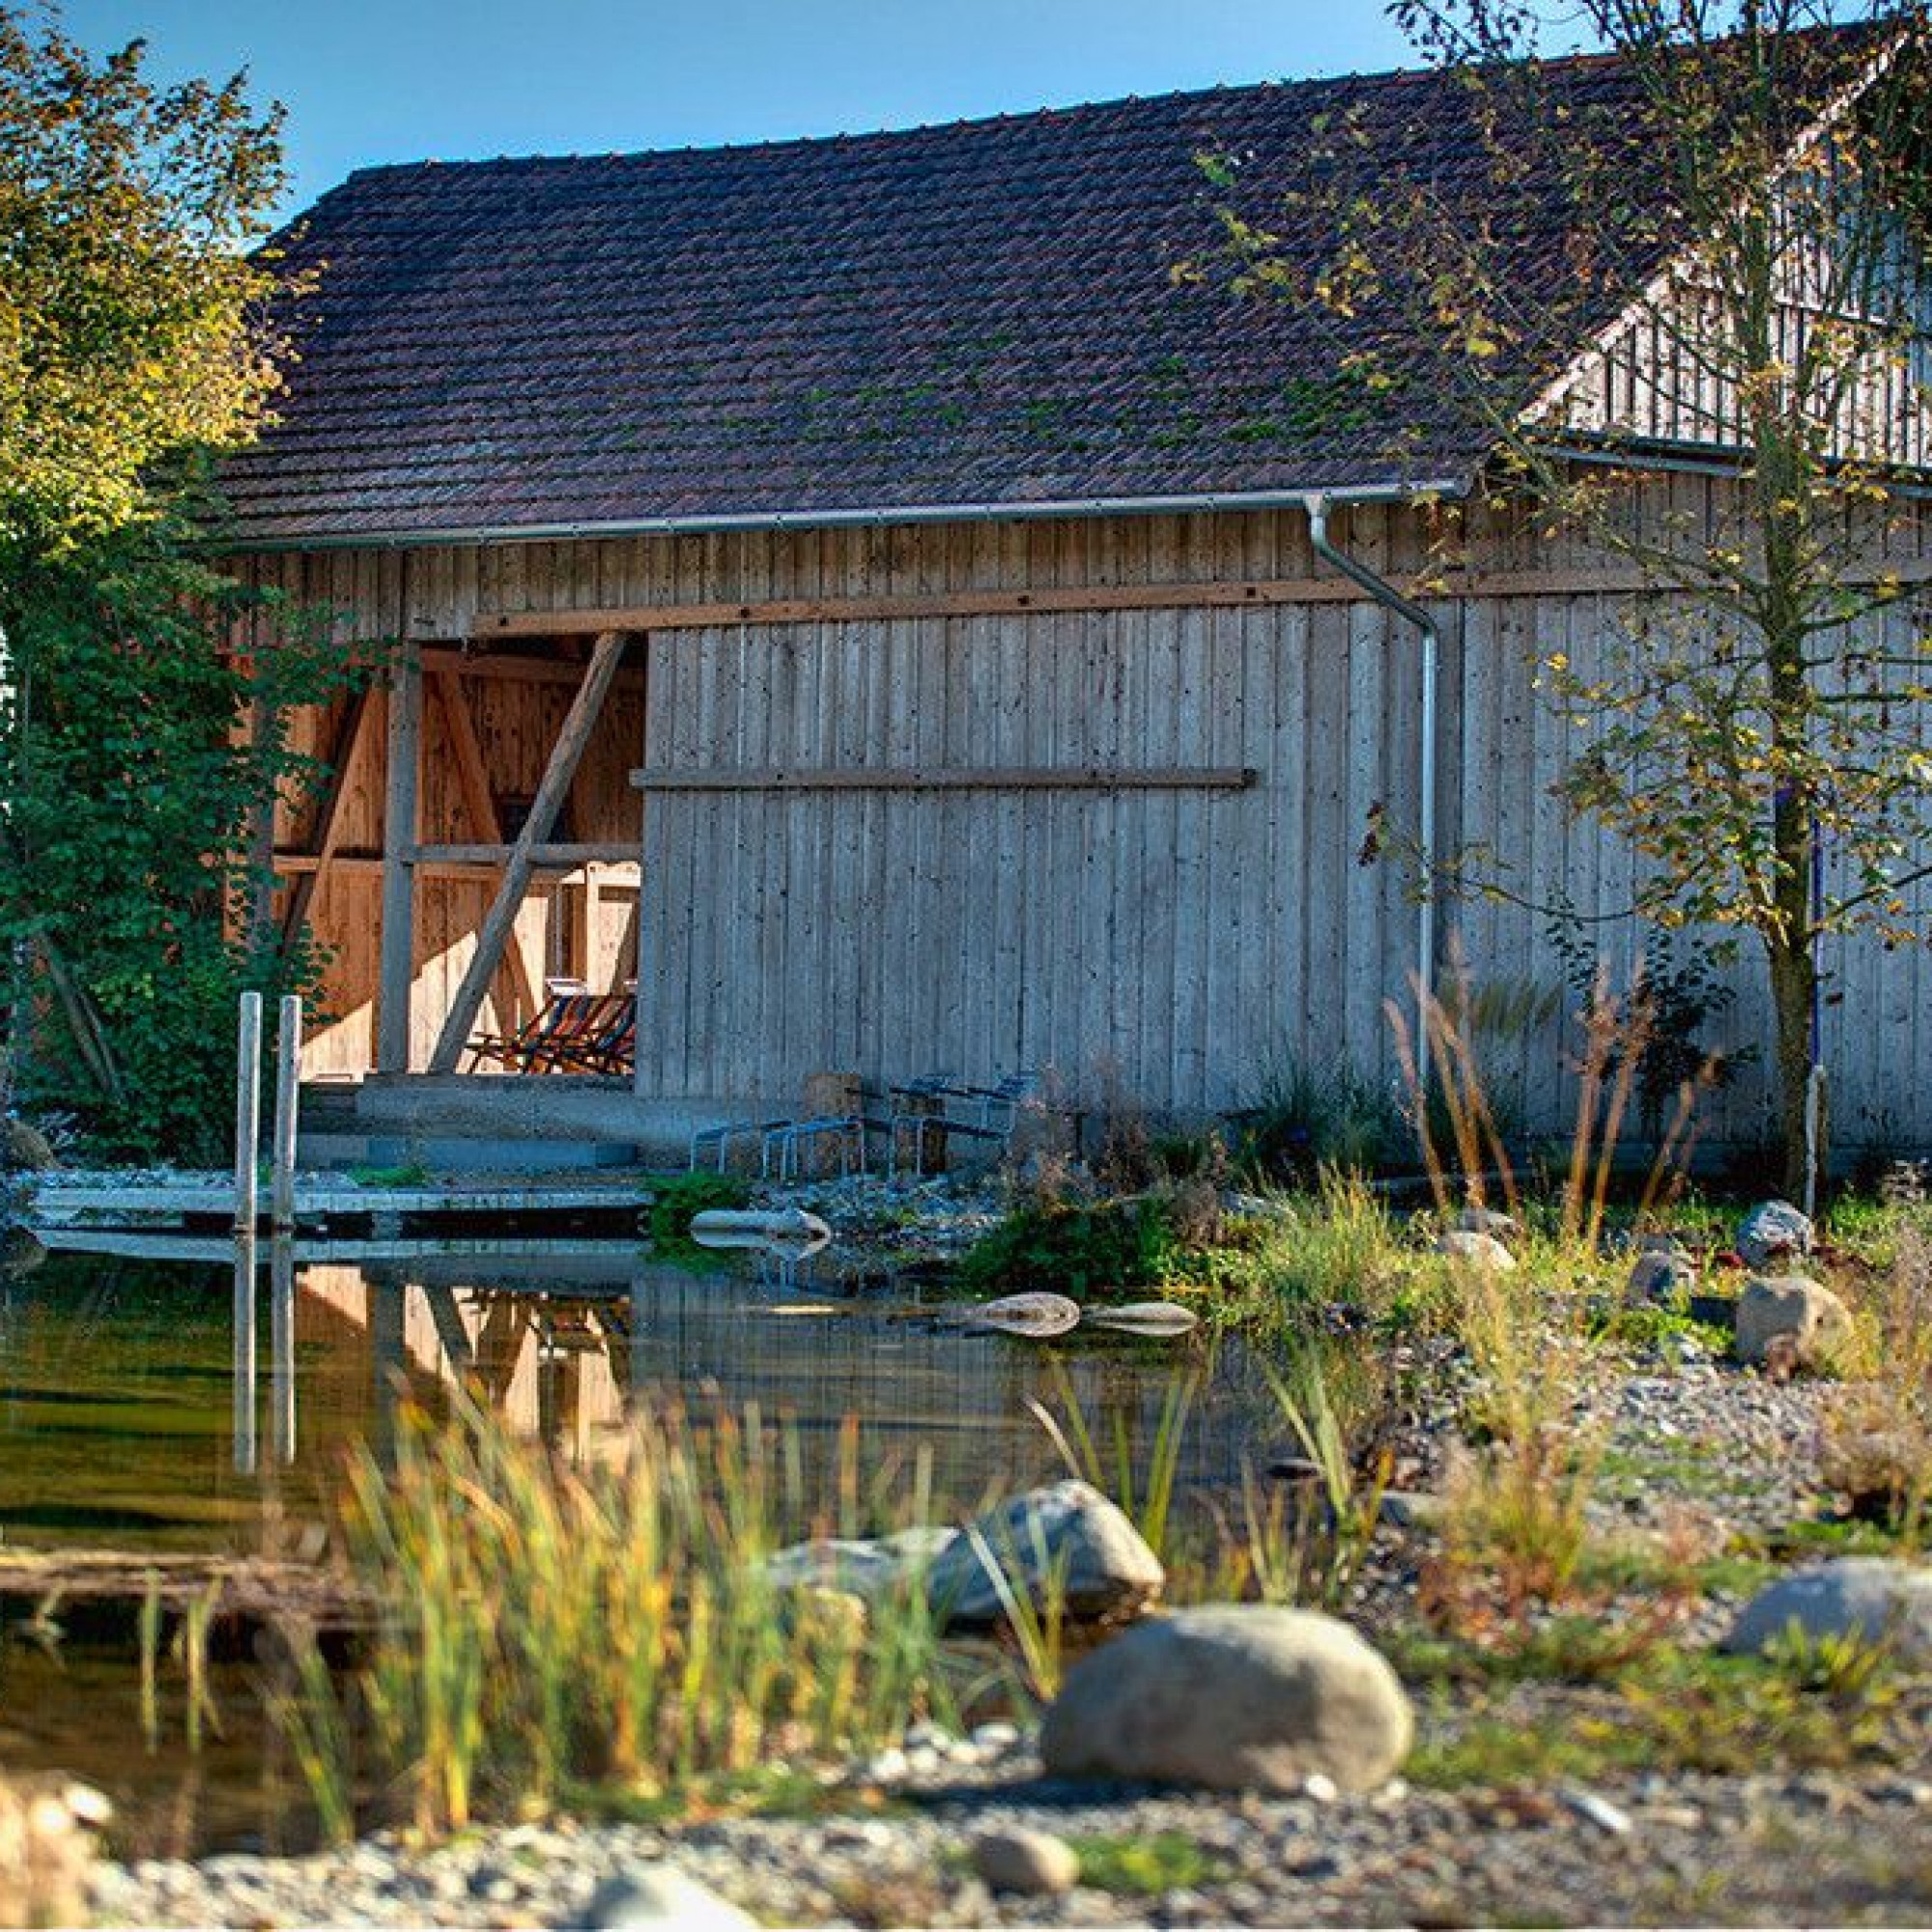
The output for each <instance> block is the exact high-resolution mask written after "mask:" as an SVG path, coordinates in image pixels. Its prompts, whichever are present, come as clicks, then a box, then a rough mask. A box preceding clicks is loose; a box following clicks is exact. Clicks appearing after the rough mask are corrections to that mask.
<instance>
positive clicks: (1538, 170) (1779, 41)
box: [1207, 0, 1932, 1189]
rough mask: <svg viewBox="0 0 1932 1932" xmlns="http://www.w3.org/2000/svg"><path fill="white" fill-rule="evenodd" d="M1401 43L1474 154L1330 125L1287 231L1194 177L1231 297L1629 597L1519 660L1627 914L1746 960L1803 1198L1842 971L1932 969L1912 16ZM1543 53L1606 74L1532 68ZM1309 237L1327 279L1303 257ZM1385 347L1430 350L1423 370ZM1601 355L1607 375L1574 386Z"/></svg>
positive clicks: (1476, 33)
mask: <svg viewBox="0 0 1932 1932" xmlns="http://www.w3.org/2000/svg"><path fill="white" fill-rule="evenodd" d="M1395 11H1396V13H1397V15H1398V17H1399V19H1400V20H1401V22H1402V24H1403V25H1404V27H1405V28H1406V31H1407V32H1408V34H1409V35H1410V37H1411V39H1412V40H1413V41H1414V42H1415V43H1416V44H1417V45H1418V47H1419V48H1420V49H1421V50H1422V52H1423V53H1424V54H1425V55H1426V56H1427V58H1428V59H1429V60H1430V61H1431V62H1433V63H1435V64H1436V65H1437V66H1439V67H1440V68H1442V69H1443V70H1444V71H1445V73H1446V75H1447V82H1446V84H1451V85H1453V86H1455V87H1456V88H1457V89H1459V90H1460V92H1459V95H1458V99H1460V101H1461V104H1462V107H1463V139H1462V141H1461V142H1460V143H1459V144H1458V145H1457V147H1456V149H1455V152H1454V154H1453V156H1449V157H1447V160H1446V161H1445V156H1443V154H1442V153H1441V152H1440V151H1439V150H1437V151H1435V152H1432V153H1429V154H1426V155H1424V156H1422V157H1421V160H1420V161H1419V162H1418V160H1417V159H1416V157H1415V156H1413V155H1412V154H1409V153H1407V152H1406V151H1405V150H1404V148H1403V144H1402V143H1401V141H1400V140H1399V139H1396V140H1392V141H1382V140H1378V138H1376V136H1375V135H1374V133H1373V132H1372V131H1370V130H1369V129H1367V128H1365V126H1364V125H1363V124H1362V122H1361V120H1360V119H1359V117H1355V116H1350V115H1346V114H1345V115H1342V116H1340V117H1338V118H1337V120H1336V121H1335V122H1334V123H1333V124H1332V125H1330V126H1329V127H1328V128H1326V130H1325V132H1324V136H1323V138H1322V139H1321V142H1319V143H1318V152H1317V153H1316V154H1314V155H1313V156H1310V157H1308V160H1307V162H1306V165H1305V167H1304V168H1303V169H1302V170H1301V171H1300V172H1299V173H1298V174H1297V176H1296V179H1295V181H1294V183H1293V185H1292V186H1291V188H1290V189H1289V191H1288V193H1287V196H1286V201H1287V204H1288V206H1287V209H1286V211H1284V210H1283V209H1282V208H1281V207H1280V206H1270V207H1266V208H1256V207H1252V206H1243V205H1242V202H1241V198H1240V195H1239V193H1238V185H1239V183H1238V175H1237V173H1236V171H1234V170H1231V169H1230V168H1229V167H1228V166H1227V164H1226V163H1225V162H1224V161H1222V160H1220V159H1218V158H1215V157H1210V158H1209V160H1208V163H1207V166H1208V176H1209V179H1210V181H1213V182H1215V183H1217V185H1220V186H1221V187H1222V189H1223V190H1224V193H1223V195H1222V198H1221V208H1220V215H1221V221H1222V224H1223V229H1224V232H1225V235H1226V236H1227V238H1228V241H1229V242H1230V244H1231V246H1232V247H1233V249H1234V251H1235V252H1236V256H1237V258H1238V266H1237V270H1236V274H1237V278H1238V280H1239V283H1240V285H1241V286H1243V287H1245V288H1248V289H1250V290H1253V291H1256V292H1258V293H1262V294H1265V295H1269V296H1275V297H1285V298H1289V299H1293V300H1296V301H1298V302H1301V303H1302V304H1304V305H1305V307H1306V309H1307V312H1308V313H1309V314H1310V315H1311V316H1319V317H1321V318H1324V319H1325V324H1326V326H1328V327H1330V328H1331V329H1332V334H1333V339H1334V343H1335V347H1336V353H1337V355H1338V357H1339V358H1342V359H1346V360H1347V361H1348V362H1349V363H1350V366H1351V367H1353V368H1356V369H1358V370H1362V369H1366V371H1367V372H1368V376H1369V379H1370V380H1372V381H1375V382H1378V383H1379V384H1384V385H1386V386H1387V387H1388V388H1389V389H1391V390H1394V391H1396V392H1397V393H1401V392H1402V391H1403V389H1404V388H1405V386H1406V388H1407V390H1408V392H1409V393H1411V394H1413V395H1414V396H1416V397H1417V398H1418V399H1421V398H1423V397H1425V396H1426V399H1427V405H1428V407H1429V408H1430V409H1431V410H1432V411H1434V412H1435V413H1436V417H1437V419H1444V418H1449V419H1455V420H1459V421H1461V422H1462V423H1463V424H1464V425H1465V426H1473V427H1474V428H1475V429H1477V430H1479V431H1480V432H1481V440H1483V441H1484V442H1485V443H1486V444H1487V446H1488V447H1489V448H1490V449H1491V450H1492V452H1493V454H1492V460H1491V462H1490V464H1489V466H1488V469H1487V470H1486V474H1485V480H1486V489H1487V494H1488V502H1487V505H1486V507H1487V509H1488V510H1489V511H1490V512H1492V513H1493V514H1494V515H1497V516H1502V517H1508V516H1510V515H1517V514H1520V515H1521V516H1522V517H1523V519H1524V520H1525V523H1526V524H1528V525H1529V526H1531V527H1538V528H1541V529H1544V530H1546V531H1548V533H1549V534H1551V535H1553V536H1558V537H1562V538H1564V539H1568V540H1572V541H1574V540H1576V539H1581V540H1582V542H1583V544H1584V545H1585V546H1587V547H1593V548H1594V549H1595V550H1597V551H1598V552H1599V553H1600V554H1605V555H1606V556H1608V557H1610V558H1613V559H1617V560H1620V561H1621V562H1622V563H1623V564H1625V565H1626V566H1628V567H1629V569H1630V572H1631V575H1632V577H1633V579H1634V583H1635V585H1636V593H1635V594H1634V595H1633V597H1632V599H1631V601H1630V604H1629V607H1628V609H1627V611H1625V613H1624V616H1623V619H1622V622H1621V625H1620V626H1619V629H1618V635H1617V636H1616V637H1614V638H1613V639H1610V640H1609V642H1608V644H1607V646H1606V647H1605V649H1604V650H1603V651H1602V652H1601V653H1599V654H1596V655H1595V656H1593V658H1592V661H1590V662H1588V663H1577V662H1572V661H1571V659H1570V658H1569V657H1567V656H1566V655H1565V654H1564V651H1563V649H1562V648H1561V647H1560V646H1559V645H1557V644H1554V643H1552V642H1551V641H1550V640H1548V639H1532V640H1531V643H1532V648H1533V650H1534V654H1535V667H1536V671H1537V675H1538V677H1539V681H1540V683H1541V685H1542V686H1543V688H1544V690H1545V691H1546V692H1547V693H1548V697H1549V699H1550V701H1551V702H1552V703H1554V704H1555V705H1557V706H1559V707H1561V709H1562V710H1563V711H1564V712H1565V713H1568V714H1571V715H1580V716H1583V717H1586V718H1589V719H1590V720H1591V721H1592V722H1593V725H1594V726H1595V728H1596V733H1597V735H1596V741H1595V744H1594V747H1593V748H1592V749H1591V750H1590V751H1589V752H1588V753H1585V754H1584V755H1582V756H1581V757H1579V758H1578V759H1577V761H1576V762H1575V763H1574V764H1573V766H1572V768H1571V770H1570V772H1569V774H1568V777H1567V780H1566V782H1565V786H1564V789H1565V791H1566V793H1567V796H1568V799H1569V801H1570V803H1571V804H1572V806H1573V807H1574V808H1575V809H1577V810H1579V811H1582V812H1586V813H1589V814H1593V815H1594V816H1595V817H1596V818H1597V819H1598V820H1599V821H1600V822H1601V823H1602V824H1603V825H1605V827H1607V828H1609V829H1610V830H1611V831H1613V832H1615V833H1617V834H1620V835H1622V836H1623V837H1624V838H1627V839H1629V840H1630V841H1631V843H1632V844H1633V846H1634V849H1635V851H1636V853H1637V854H1638V855H1639V856H1640V861H1641V863H1640V866H1639V873H1640V878H1641V883H1640V886H1639V889H1638V893H1637V903H1636V904H1635V906H1634V908H1632V910H1633V911H1634V912H1637V913H1641V914H1644V915H1647V916H1649V917H1651V918H1653V919H1655V920H1657V921H1659V922H1660V923H1662V924H1664V925H1666V926H1676V925H1680V924H1684V923H1691V922H1696V923H1704V924H1708V925H1713V926H1716V927H1719V928H1728V929H1729V931H1730V932H1731V933H1732V934H1733V935H1736V936H1739V937H1747V938H1749V939H1751V940H1754V941H1755V942H1756V944H1757V945H1758V947H1759V948H1760V949H1761V952H1762V955H1763V958H1764V960H1765V963H1766V967H1767V969H1768V973H1769V978H1770V985H1771V991H1772V998H1773V1008H1774V1011H1775V1015H1776V1034H1775V1040H1774V1048H1773V1054H1772V1066H1773V1071H1774V1074H1775V1087H1776V1098H1777V1110H1778V1111H1777V1127H1778V1133H1779V1138H1780V1140H1781V1143H1782V1146H1783V1149H1784V1161H1785V1168H1786V1180H1787V1184H1788V1185H1789V1186H1791V1187H1792V1188H1794V1189H1795V1188H1797V1187H1798V1186H1799V1185H1800V1184H1801V1183H1802V1180H1803V1178H1804V1172H1805V1164H1806V1163H1805V1151H1806V1141H1807V1134H1806V1108H1807V1094H1808V1091H1809V1088H1810V1082H1811V1073H1812V1066H1813V1060H1814V1052H1813V1021H1814V1013H1815V1009H1816V1002H1817V998H1818V992H1819V984H1820V952H1821V947H1822V946H1823V945H1824V943H1825V942H1827V941H1828V940H1829V939H1830V938H1831V937H1832V936H1833V935H1836V934H1842V933H1848V932H1852V931H1856V930H1860V929H1864V930H1869V931H1875V932H1877V933H1879V934H1882V935H1883V936H1884V937H1885V938H1887V939H1888V940H1891V939H1897V938H1903V937H1908V936H1909V937H1919V936H1922V935H1920V934H1919V933H1918V931H1917V929H1916V927H1915V925H1914V923H1913V922H1912V920H1911V918H1910V916H1909V910H1908V897H1907V895H1908V891H1909V888H1910V887H1911V885H1912V884H1913V883H1914V882H1915V881H1917V880H1918V879H1919V878H1922V877H1924V876H1925V875H1926V873H1927V869H1928V867H1927V851H1928V846H1927V837H1928V834H1932V755H1928V753H1927V751H1926V749H1925V744H1924V724H1925V714H1924V712H1923V711H1922V710H1921V709H1920V707H1921V705H1923V704H1924V702H1925V701H1926V699H1927V698H1928V696H1932V690H1929V689H1928V686H1932V643H1928V639H1927V638H1926V637H1925V636H1924V635H1923V627H1922V624H1921V623H1919V622H1917V621H1915V618H1914V612H1913V611H1912V608H1911V606H1912V600H1913V598H1914V597H1915V596H1916V595H1917V594H1918V589H1917V588H1916V587H1915V586H1913V585H1911V584H1909V583H1904V582H1900V581H1899V578H1898V577H1897V575H1895V574H1894V573H1893V571H1892V570H1891V569H1890V568H1889V565H1888V562H1887V557H1888V554H1889V548H1888V547H1889V544H1890V543H1891V541H1892V540H1893V539H1894V538H1895V537H1896V535H1897V533H1898V531H1899V529H1900V528H1901V526H1905V525H1906V524H1907V523H1908V522H1909V521H1910V519H1911V518H1912V516H1913V515H1914V514H1915V513H1914V511H1913V508H1912V505H1911V502H1910V500H1909V494H1908V493H1907V492H1906V491H1904V490H1903V489H1902V487H1901V486H1902V485H1904V484H1906V483H1907V482H1909V481H1910V480H1911V475H1910V472H1911V471H1912V470H1913V469H1915V468H1916V469H1918V472H1919V480H1921V481H1922V471H1923V469H1924V468H1925V467H1928V466H1932V439H1928V434H1927V423H1928V421H1932V417H1928V415H1927V413H1926V412H1927V410H1928V407H1932V396H1928V389H1927V382H1928V376H1932V353H1928V349H1929V347H1932V345H1928V329H1927V324H1928V321H1932V301H1929V300H1928V294H1927V290H1928V279H1927V276H1926V272H1925V268H1926V241H1927V232H1928V231H1927V223H1926V215H1927V212H1928V209H1932V175H1928V172H1927V165H1926V163H1927V157H1928V156H1932V83H1928V72H1927V67H1926V61H1925V43H1924V31H1923V29H1924V21H1923V15H1922V12H1921V10H1920V8H1919V7H1918V6H1917V5H1892V4H1885V0H1878V4H1865V5H1852V6H1837V5H1833V0H1574V4H1572V0H1565V4H1563V5H1561V6H1558V5H1555V4H1550V5H1544V4H1541V0H1401V4H1399V5H1398V6H1397V8H1396V10H1395ZM1552 41H1555V42H1556V43H1558V51H1568V50H1570V49H1573V48H1575V47H1576V46H1577V45H1578V44H1581V45H1582V46H1583V47H1585V48H1586V49H1591V50H1595V51H1599V52H1607V53H1608V54H1610V55H1612V56H1613V57H1614V59H1613V61H1611V62H1608V63H1604V64H1601V65H1598V66H1594V67H1593V66H1590V65H1589V64H1588V63H1582V64H1579V63H1577V62H1574V61H1573V62H1565V61H1561V60H1559V61H1555V62H1548V61H1546V60H1544V59H1543V58H1542V57H1543V56H1545V55H1546V54H1547V53H1548V51H1549V49H1550V43H1551V42H1552ZM1311 231H1312V232H1316V233H1319V234H1321V236H1323V237H1325V238H1326V241H1325V244H1324V245H1323V246H1322V247H1321V248H1320V249H1319V250H1318V251H1317V252H1316V255H1315V256H1314V257H1312V258H1311V256H1310V255H1309V253H1308V252H1307V250H1306V249H1305V248H1296V247H1292V246H1289V245H1287V244H1285V243H1284V241H1283V240H1282V237H1284V236H1306V235H1307V234H1308V233H1310V232H1311ZM1365 342H1367V343H1368V344H1369V345H1370V346H1368V347H1366V348H1365V347H1364V344H1365ZM1389 342H1402V343H1405V344H1408V345H1419V347H1415V348H1413V352H1412V353H1411V354H1410V355H1409V357H1408V359H1407V361H1406V362H1401V361H1399V360H1397V359H1394V358H1389V357H1387V356H1386V355H1385V352H1384V350H1383V348H1382V347H1381V345H1384V344H1387V343H1389ZM1592 344H1596V345H1599V347H1600V348H1601V350H1602V353H1603V356H1604V358H1605V359H1604V360H1603V361H1600V362H1597V363H1595V364H1594V365H1590V366H1592V367H1594V369H1595V370H1596V372H1597V375H1598V380H1596V381H1588V380H1584V381H1566V380H1565V379H1566V372H1570V371H1572V370H1574V369H1576V368H1577V367H1578V366H1579V364H1578V357H1579V355H1580V354H1581V352H1583V351H1584V350H1585V349H1586V348H1587V347H1588V346H1590V345H1592ZM1605 367H1607V368H1608V369H1609V370H1611V371H1613V372H1614V373H1615V374H1616V375H1617V376H1619V377H1620V378H1622V379H1623V380H1622V381H1621V382H1611V381H1605V380H1603V379H1602V378H1603V372H1604V370H1605ZM1686 441H1690V442H1694V443H1697V444H1699V445H1701V446H1702V447H1701V448H1700V449H1699V450H1698V451H1696V452H1695V454H1697V455H1698V457H1699V459H1700V460H1701V461H1702V462H1703V463H1704V465H1705V466H1706V467H1707V468H1715V469H1717V470H1718V471H1719V480H1718V481H1717V482H1715V483H1714V485H1713V486H1712V487H1711V489H1710V491H1709V493H1708V497H1707V503H1706V505H1705V506H1703V507H1700V508H1699V510H1698V512H1697V514H1695V515H1690V514H1682V513H1680V512H1679V511H1678V510H1677V509H1676V508H1675V507H1674V506H1673V504H1672V502H1671V499H1670V496H1669V492H1668V489H1667V487H1666V486H1665V485H1664V484H1663V483H1662V482H1661V481H1660V469H1661V465H1660V461H1659V459H1660V458H1661V457H1667V453H1668V451H1669V448H1670V445H1672V444H1676V445H1677V446H1678V453H1679V454H1680V455H1681V454H1682V453H1683V450H1682V444H1683V443H1684V442H1686ZM1504 856H1506V855H1504Z"/></svg>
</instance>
